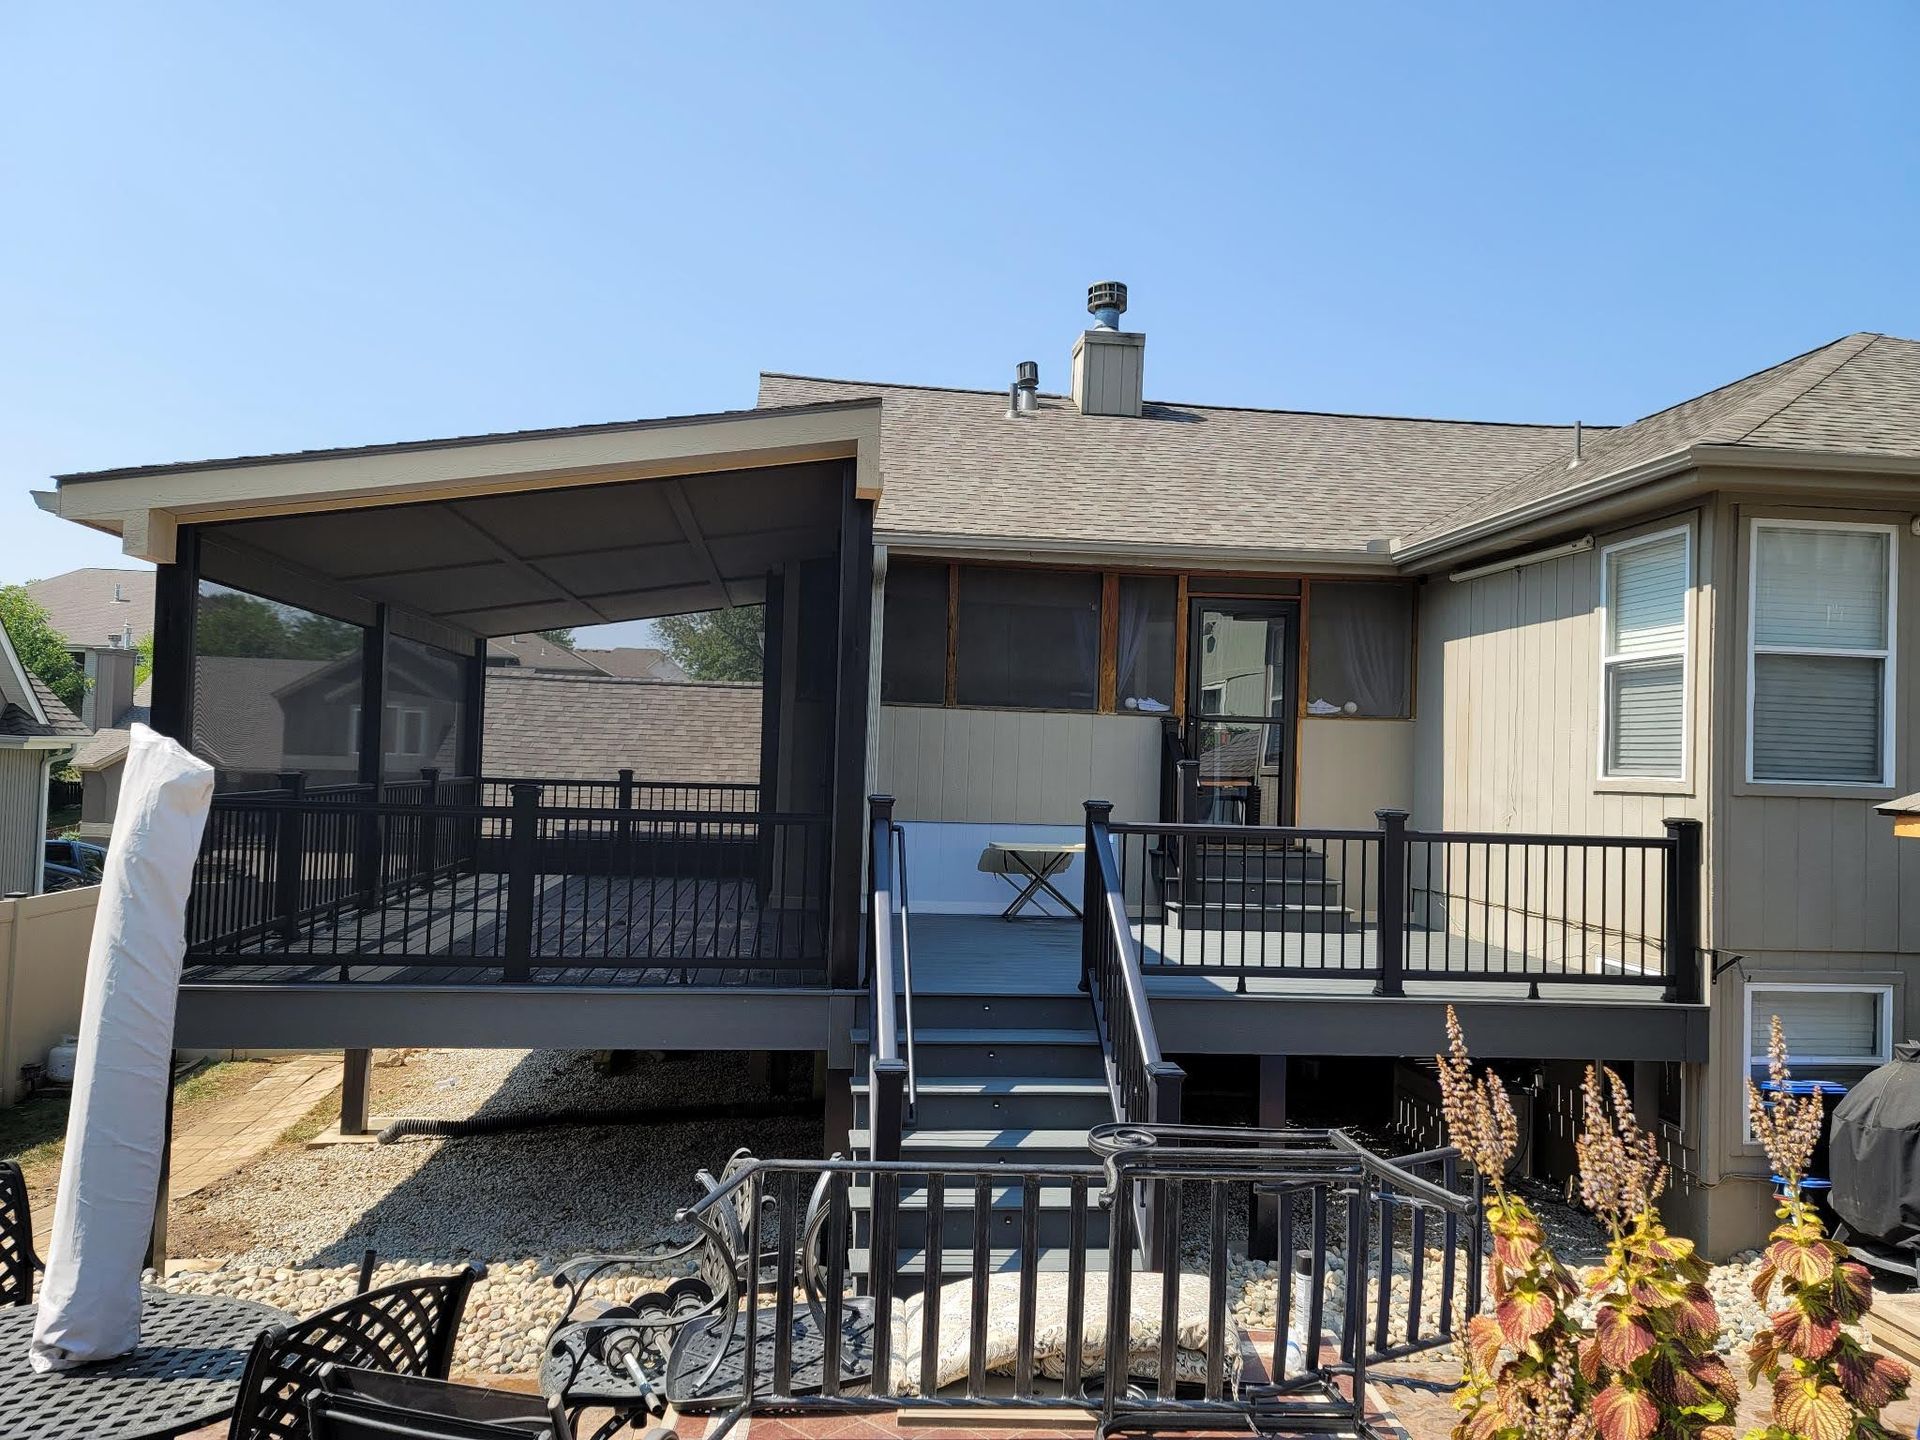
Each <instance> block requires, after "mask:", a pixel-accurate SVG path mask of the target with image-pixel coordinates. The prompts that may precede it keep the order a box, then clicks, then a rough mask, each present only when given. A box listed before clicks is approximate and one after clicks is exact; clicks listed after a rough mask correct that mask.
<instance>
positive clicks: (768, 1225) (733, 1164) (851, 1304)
mask: <svg viewBox="0 0 1920 1440" xmlns="http://www.w3.org/2000/svg"><path fill="white" fill-rule="evenodd" d="M753 1163H754V1161H753V1157H752V1156H751V1155H750V1154H748V1153H747V1152H746V1151H744V1150H741V1151H736V1152H735V1153H734V1155H733V1157H732V1158H731V1159H730V1160H729V1161H728V1162H727V1165H726V1168H725V1169H724V1170H722V1172H721V1175H722V1178H721V1179H720V1180H715V1179H714V1177H713V1176H712V1175H711V1174H709V1173H708V1172H706V1171H701V1172H700V1174H699V1176H698V1177H697V1178H698V1179H699V1181H700V1183H701V1185H702V1186H703V1187H704V1188H705V1189H706V1191H707V1193H708V1194H712V1193H713V1192H714V1191H715V1190H717V1189H719V1188H720V1186H722V1185H723V1184H725V1183H726V1181H727V1180H729V1179H732V1178H733V1177H734V1176H736V1175H737V1174H738V1173H739V1172H740V1171H742V1170H744V1169H745V1168H746V1167H748V1166H749V1165H751V1164H753ZM830 1183H831V1177H830V1176H829V1175H825V1174H823V1175H822V1176H821V1177H820V1180H819V1181H818V1182H817V1183H816V1184H815V1186H814V1188H813V1191H812V1193H811V1195H810V1196H809V1198H808V1203H807V1212H806V1216H805V1218H804V1220H803V1221H802V1222H801V1223H800V1225H799V1226H798V1235H799V1254H798V1256H797V1257H796V1263H795V1266H794V1268H793V1269H789V1270H788V1271H787V1274H788V1276H789V1277H794V1276H795V1275H796V1273H797V1277H798V1278H799V1280H800V1282H801V1286H802V1288H803V1291H804V1294H805V1299H806V1304H805V1305H804V1306H803V1307H802V1308H801V1309H800V1310H799V1311H798V1312H797V1313H796V1314H795V1316H794V1320H793V1327H792V1331H791V1334H790V1341H791V1346H792V1349H791V1355H792V1384H791V1389H792V1391H793V1393H795V1394H805V1393H807V1392H809V1391H814V1390H819V1389H821V1388H822V1386H823V1381H824V1361H825V1349H826V1347H825V1337H826V1333H827V1307H826V1303H825V1299H824V1296H823V1294H822V1288H823V1285H824V1282H825V1277H826V1273H827V1263H826V1255H825V1253H824V1249H823V1246H824V1244H825V1242H826V1239H827V1229H828V1222H829V1221H830V1220H831V1219H832V1211H831V1208H830V1207H829V1205H828V1204H827V1197H828V1194H829V1186H830ZM764 1203H765V1204H766V1205H767V1206H768V1207H769V1211H770V1209H771V1206H772V1205H773V1203H774V1202H773V1200H772V1198H771V1197H765V1199H764ZM751 1204H752V1200H751V1192H750V1191H749V1190H748V1189H747V1188H746V1187H744V1186H743V1187H741V1188H739V1189H736V1190H735V1191H734V1192H733V1196H732V1200H731V1203H728V1204H722V1205H718V1206H714V1207H713V1208H711V1209H708V1210H706V1211H704V1212H702V1213H701V1214H699V1215H697V1216H696V1217H695V1223H696V1224H698V1225H699V1227H700V1231H701V1233H700V1235H699V1237H698V1238H696V1239H695V1240H693V1241H692V1242H691V1243H690V1244H688V1245H686V1246H683V1247H682V1248H681V1249H679V1250H676V1251H672V1252H670V1253H668V1254H665V1255H651V1256H635V1255H621V1256H583V1257H581V1258H579V1259H575V1260H570V1261H568V1262H567V1263H566V1264H564V1265H562V1266H561V1267H560V1268H559V1270H558V1271H557V1272H555V1274H554V1284H555V1285H556V1286H558V1287H560V1288H563V1289H568V1290H570V1291H571V1294H570V1296H569V1299H568V1303H567V1306H566V1308H565V1310H564V1311H563V1312H562V1314H561V1317H560V1319H559V1321H557V1322H556V1323H555V1325H554V1328H553V1330H552V1331H551V1332H550V1333H549V1335H548V1340H547V1346H546V1358H545V1360H544V1361H543V1363H542V1366H541V1383H540V1388H541V1389H542V1390H543V1391H546V1392H548V1393H550V1394H560V1395H564V1396H565V1397H566V1399H567V1404H568V1406H569V1408H570V1409H574V1410H578V1409H581V1408H585V1407H588V1406H598V1405H605V1406H611V1407H613V1408H615V1409H616V1410H623V1411H625V1412H626V1413H628V1414H632V1415H638V1414H640V1413H642V1412H643V1411H644V1412H645V1413H648V1414H651V1415H654V1416H659V1415H661V1414H663V1413H664V1412H665V1407H666V1406H667V1405H672V1406H674V1407H676V1408H678V1409H710V1408H714V1407H716V1406H721V1405H725V1404H728V1403H730V1402H732V1401H733V1400H736V1399H737V1398H738V1397H739V1395H740V1394H741V1392H742V1389H743V1381H744V1376H745V1370H746V1364H747V1357H746V1322H747V1306H746V1295H747V1290H748V1287H749V1283H750V1281H751V1280H752V1279H753V1278H755V1277H757V1278H758V1280H759V1305H758V1313H759V1329H758V1334H757V1339H758V1346H757V1352H758V1353H757V1355H756V1359H755V1362H754V1363H755V1364H756V1366H757V1370H756V1374H757V1375H759V1376H760V1378H761V1381H762V1387H763V1388H764V1387H765V1385H766V1384H767V1383H770V1381H769V1378H768V1377H770V1376H771V1374H772V1367H773V1333H774V1290H775V1287H776V1285H777V1283H778V1278H779V1275H780V1271H781V1268H782V1267H781V1264H780V1258H781V1257H780V1255H779V1253H778V1250H777V1248H776V1247H777V1244H778V1241H777V1238H776V1237H777V1235H778V1224H777V1216H776V1215H774V1214H772V1213H766V1214H763V1215H762V1217H761V1224H760V1227H759V1229H760V1239H761V1247H760V1251H759V1253H758V1254H757V1255H751V1254H749V1243H750V1242H749V1238H748V1237H749V1236H750V1235H751V1233H752V1228H751V1215H752V1212H751V1208H750V1207H751ZM688 1258H691V1259H692V1260H693V1261H694V1266H695V1273H694V1274H693V1275H692V1276H688V1277H684V1278H682V1279H678V1280H674V1281H672V1282H671V1283H668V1284H665V1285H664V1286H661V1287H660V1288H657V1289H653V1290H648V1291H644V1292H642V1293H640V1294H638V1295H636V1296H635V1297H633V1299H631V1300H630V1301H628V1302H626V1303H624V1304H620V1305H616V1306H613V1307H611V1308H609V1309H607V1310H605V1311H603V1312H601V1313H599V1314H597V1315H594V1316H592V1317H590V1318H577V1317H578V1315H579V1312H580V1310H581V1308H582V1302H583V1300H584V1298H585V1294H586V1290H587V1287H588V1285H589V1284H590V1283H591V1282H592V1281H594V1280H595V1279H598V1278H599V1277H601V1276H603V1275H605V1274H607V1273H609V1272H611V1271H614V1270H617V1269H621V1268H646V1269H649V1270H657V1269H658V1268H659V1267H660V1266H662V1265H667V1264H672V1263H674V1262H676V1261H679V1260H684V1259H688ZM655 1283H656V1284H658V1282H657V1281H656V1282H655ZM840 1329H841V1341H840V1385H841V1388H842V1389H843V1390H846V1391H850V1392H853V1391H858V1390H859V1389H860V1388H861V1387H863V1386H865V1385H867V1384H868V1383H869V1382H870V1381H871V1379H872V1373H873V1372H872V1361H873V1302H872V1300H871V1299H868V1298H861V1297H848V1298H845V1299H843V1300H842V1301H841V1322H840Z"/></svg>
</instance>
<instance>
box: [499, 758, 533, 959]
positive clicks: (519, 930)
mask: <svg viewBox="0 0 1920 1440" xmlns="http://www.w3.org/2000/svg"><path fill="white" fill-rule="evenodd" d="M507 824H508V826H509V828H508V830H507V936H506V953H505V954H504V955H503V956H502V957H501V962H502V964H501V976H500V978H501V980H502V981H503V982H505V983H507V984H525V983H526V981H528V980H529V979H531V978H532V974H533V877H534V860H535V857H536V854H537V852H538V850H539V846H540V787H539V786H538V785H515V786H514V787H513V817H512V819H510V820H509V821H508V822H507Z"/></svg>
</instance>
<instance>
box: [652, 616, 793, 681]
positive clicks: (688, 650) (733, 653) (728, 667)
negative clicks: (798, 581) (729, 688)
mask: <svg viewBox="0 0 1920 1440" xmlns="http://www.w3.org/2000/svg"><path fill="white" fill-rule="evenodd" d="M654 624H655V625H656V626H657V627H658V628H659V631H660V638H661V639H662V640H664V641H666V642H667V653H668V654H669V655H671V656H672V657H673V658H674V660H675V661H676V662H677V663H678V664H679V666H680V668H681V669H682V670H685V671H686V672H687V674H688V675H690V676H692V677H693V678H694V679H695V680H758V679H759V678H760V677H761V675H762V673H763V672H764V669H765V665H766V641H767V635H766V615H765V612H764V611H763V610H762V609H761V607H760V606H758V605H741V606H737V607H735V608H733V609H731V610H701V611H696V612H695V613H693V614H691V615H669V616H667V617H666V618H665V619H664V620H657V621H655V622H654Z"/></svg>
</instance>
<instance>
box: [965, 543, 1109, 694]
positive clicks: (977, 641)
mask: <svg viewBox="0 0 1920 1440" xmlns="http://www.w3.org/2000/svg"><path fill="white" fill-rule="evenodd" d="M956 628H957V634H956V636H955V655H954V699H955V701H956V702H957V703H959V704H961V705H991V706H1003V707H1006V708H1008V709H1026V710H1092V709H1094V708H1095V706H1096V703H1097V702H1098V699H1099V691H1098V674H1099V668H1100V576H1099V575H1098V574H1096V573H1094V572H1091V571H1070V570H990V569H985V568H982V567H979V566H972V565H968V566H963V567H962V568H961V571H960V604H959V610H958V616H957V627H956Z"/></svg>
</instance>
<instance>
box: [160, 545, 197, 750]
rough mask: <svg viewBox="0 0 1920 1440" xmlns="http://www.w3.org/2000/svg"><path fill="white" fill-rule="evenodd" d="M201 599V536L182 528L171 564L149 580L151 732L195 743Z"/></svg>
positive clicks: (185, 743)
mask: <svg viewBox="0 0 1920 1440" xmlns="http://www.w3.org/2000/svg"><path fill="white" fill-rule="evenodd" d="M199 595H200V532H199V531H198V530H196V529H194V528H193V526H191V525H182V526H181V527H180V528H179V531H178V532H177V534H176V535H175V537H174V544H173V563H172V564H170V565H162V566H160V567H159V569H158V570H157V571H156V572H155V573H154V577H153V706H152V711H151V719H150V721H149V722H148V723H150V724H151V725H152V726H153V728H154V729H155V730H158V731H159V732H160V733H161V734H162V735H165V736H168V737H169V738H171V739H174V740H178V741H179V742H180V743H181V744H182V745H186V746H189V747H191V745H192V743H193V670H194V664H193V661H194V645H193V640H194V635H193V629H194V616H195V614H196V602H197V601H198V599H199Z"/></svg>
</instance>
